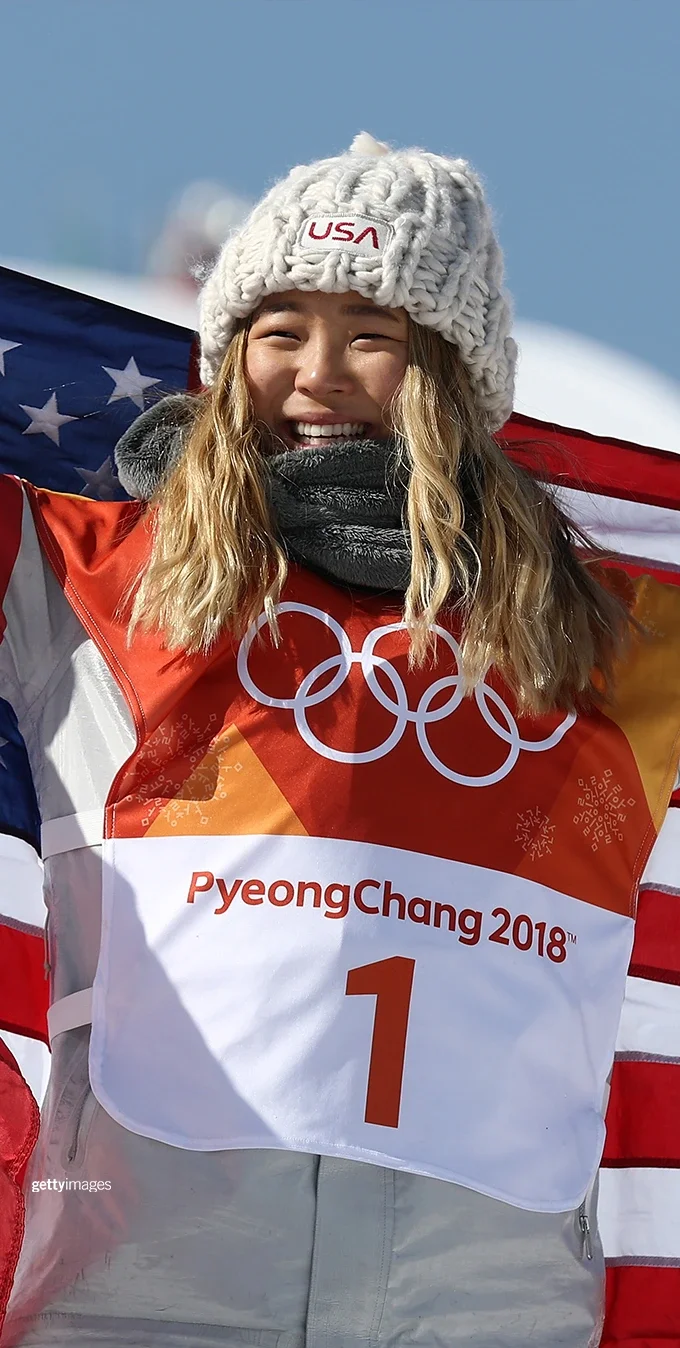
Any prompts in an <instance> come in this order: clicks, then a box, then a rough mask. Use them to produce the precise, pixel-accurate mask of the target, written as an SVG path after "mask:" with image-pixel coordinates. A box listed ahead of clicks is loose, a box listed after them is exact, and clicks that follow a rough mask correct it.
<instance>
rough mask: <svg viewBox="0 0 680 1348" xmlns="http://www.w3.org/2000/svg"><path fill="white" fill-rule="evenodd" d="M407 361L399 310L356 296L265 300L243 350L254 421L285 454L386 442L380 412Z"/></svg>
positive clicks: (288, 295)
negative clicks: (355, 440)
mask: <svg viewBox="0 0 680 1348" xmlns="http://www.w3.org/2000/svg"><path fill="white" fill-rule="evenodd" d="M407 353H408V321H407V317H406V311H405V310H404V309H383V308H380V307H379V306H378V305H377V304H374V303H373V301H372V300H367V299H363V297H362V296H361V295H358V294H357V293H356V292H355V291H349V292H347V293H345V294H342V295H327V294H323V293H322V292H321V291H316V290H315V291H310V292H306V291H301V290H286V291H284V292H283V293H282V294H280V295H272V296H270V297H269V298H268V299H266V300H265V301H263V303H262V304H261V305H260V307H259V309H258V310H257V311H256V313H255V316H254V319H253V322H252V325H251V327H250V331H249V333H248V339H247V345H246V360H245V368H246V379H247V382H248V387H249V389H250V394H251V397H252V400H253V405H254V408H255V414H256V416H257V417H258V419H259V420H260V421H263V422H265V424H266V425H267V426H268V427H269V429H270V431H271V432H272V434H273V435H275V436H276V437H277V438H278V439H280V440H282V441H283V442H284V444H285V446H286V448H287V449H305V448H309V447H310V446H319V445H320V444H324V445H332V444H337V443H338V441H340V440H348V439H351V438H352V437H353V436H356V437H357V438H358V439H362V440H365V439H372V440H381V439H386V438H387V436H388V435H389V433H390V430H391V426H390V422H389V417H388V413H387V410H386V408H387V404H388V403H389V401H390V399H391V397H392V395H393V394H394V393H395V392H396V390H397V388H398V387H399V384H400V382H401V379H402V377H403V374H404V371H405V369H406V363H407Z"/></svg>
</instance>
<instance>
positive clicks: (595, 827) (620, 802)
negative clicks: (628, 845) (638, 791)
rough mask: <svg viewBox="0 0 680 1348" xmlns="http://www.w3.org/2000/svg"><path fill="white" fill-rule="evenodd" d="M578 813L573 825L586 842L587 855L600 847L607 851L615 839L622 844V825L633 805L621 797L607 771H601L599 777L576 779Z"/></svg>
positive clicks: (608, 769)
mask: <svg viewBox="0 0 680 1348" xmlns="http://www.w3.org/2000/svg"><path fill="white" fill-rule="evenodd" d="M578 784H579V789H580V794H579V796H578V798H577V802H576V803H577V805H578V806H579V812H578V813H577V814H575V815H574V823H575V824H576V825H577V827H578V828H580V830H581V832H582V834H583V837H584V838H585V839H586V840H587V841H589V842H590V847H591V851H593V852H597V850H598V848H599V847H600V846H602V845H604V846H605V847H608V846H609V844H610V843H611V842H613V841H614V839H616V841H617V842H623V825H624V824H625V822H626V819H627V818H628V811H629V810H630V809H632V807H633V806H634V804H635V801H634V800H633V798H632V797H631V796H629V797H625V796H624V794H623V790H622V787H621V783H620V782H614V774H613V772H612V770H611V768H605V770H604V772H603V773H602V776H601V777H597V776H596V775H595V774H593V775H592V776H591V777H579V779H578Z"/></svg>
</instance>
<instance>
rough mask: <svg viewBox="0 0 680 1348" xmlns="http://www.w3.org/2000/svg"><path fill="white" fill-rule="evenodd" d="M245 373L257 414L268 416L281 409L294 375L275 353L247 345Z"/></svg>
mask: <svg viewBox="0 0 680 1348" xmlns="http://www.w3.org/2000/svg"><path fill="white" fill-rule="evenodd" d="M245 373H246V381H247V384H248V388H249V390H250V396H251V398H252V400H253V406H254V408H255V412H256V415H257V416H259V417H263V418H267V417H268V416H269V415H271V414H275V413H276V412H277V411H280V409H281V406H282V405H283V402H284V400H285V398H286V397H287V396H288V392H289V385H290V383H291V378H292V376H291V375H290V373H289V372H288V370H287V369H286V366H285V364H282V362H281V361H280V360H277V359H276V355H275V353H273V352H271V351H267V350H266V349H265V348H264V347H258V346H257V345H254V346H253V347H247V348H246V361H245Z"/></svg>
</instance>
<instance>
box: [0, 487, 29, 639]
mask: <svg viewBox="0 0 680 1348" xmlns="http://www.w3.org/2000/svg"><path fill="white" fill-rule="evenodd" d="M23 509H24V496H23V492H22V490H21V487H20V485H19V481H18V479H17V478H15V477H7V476H0V517H1V518H2V529H1V530H0V641H2V638H3V634H4V631H5V626H6V621H7V620H6V618H5V615H4V613H3V611H2V606H3V603H4V599H5V595H6V594H7V586H8V585H9V582H10V579H11V575H12V571H13V570H14V563H15V562H16V559H17V553H18V551H19V548H20V546H21V523H22V518H23Z"/></svg>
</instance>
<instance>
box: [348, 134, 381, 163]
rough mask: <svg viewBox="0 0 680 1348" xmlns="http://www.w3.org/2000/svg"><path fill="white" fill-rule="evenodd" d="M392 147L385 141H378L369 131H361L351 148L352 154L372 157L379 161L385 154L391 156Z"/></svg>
mask: <svg viewBox="0 0 680 1348" xmlns="http://www.w3.org/2000/svg"><path fill="white" fill-rule="evenodd" d="M389 152H390V147H389V145H385V144H384V143H383V141H381V140H376V138H375V136H372V135H371V134H370V132H368V131H360V132H359V135H358V136H355V137H354V140H353V141H352V144H351V145H350V147H349V153H350V154H365V155H370V156H371V158H373V159H379V158H380V156H381V155H383V154H389Z"/></svg>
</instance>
